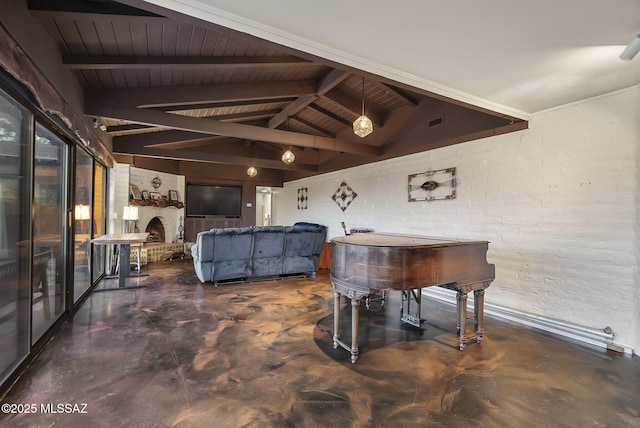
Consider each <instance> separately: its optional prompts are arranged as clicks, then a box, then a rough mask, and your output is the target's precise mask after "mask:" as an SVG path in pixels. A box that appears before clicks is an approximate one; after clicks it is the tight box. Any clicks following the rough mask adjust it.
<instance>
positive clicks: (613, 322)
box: [274, 88, 640, 353]
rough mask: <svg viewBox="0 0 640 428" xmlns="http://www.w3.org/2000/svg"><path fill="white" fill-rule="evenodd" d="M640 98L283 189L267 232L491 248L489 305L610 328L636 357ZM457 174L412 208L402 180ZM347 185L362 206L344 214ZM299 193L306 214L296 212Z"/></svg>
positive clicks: (629, 93)
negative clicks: (296, 226)
mask: <svg viewBox="0 0 640 428" xmlns="http://www.w3.org/2000/svg"><path fill="white" fill-rule="evenodd" d="M638 94H639V92H638V89H637V88H632V89H629V90H626V91H621V92H618V93H614V94H610V95H607V96H603V97H599V98H596V99H591V100H587V101H584V102H581V103H577V104H573V105H568V106H564V107H562V108H558V109H554V110H551V111H546V112H541V113H538V114H536V115H534V117H533V118H532V120H531V122H530V129H528V130H525V131H521V132H516V133H512V134H508V135H500V136H496V137H491V138H485V139H482V140H477V141H473V142H469V143H464V144H459V145H455V146H451V147H445V148H442V149H438V150H433V151H429V152H425V153H420V154H416V155H411V156H406V157H403V158H398V159H392V160H387V161H383V162H379V163H376V164H371V165H364V166H360V167H356V168H350V169H347V170H344V171H338V172H333V173H329V174H324V175H321V176H317V177H312V178H308V179H302V180H297V181H295V182H290V183H286V184H285V186H284V189H283V190H282V191H281V192H280V193H278V194H277V195H276V196H275V197H274V224H292V223H294V222H296V221H313V222H318V223H322V224H325V225H327V226H328V228H329V233H328V236H329V238H331V237H333V236H338V235H342V234H343V231H342V227H341V226H340V222H341V221H344V222H345V223H346V224H347V227H349V228H351V227H369V228H373V229H375V230H376V231H388V232H401V233H415V234H424V235H433V236H451V237H458V238H473V239H484V240H488V241H491V244H490V246H489V253H488V259H489V262H490V263H494V264H495V265H496V280H495V281H494V283H493V284H492V286H491V287H490V288H489V290H488V291H487V295H486V299H487V302H488V303H493V304H496V305H500V306H504V307H507V308H512V309H517V310H520V311H524V312H528V313H531V314H535V315H540V316H544V317H548V318H551V319H555V320H560V321H564V322H568V323H573V324H578V325H581V326H585V327H589V328H595V329H603V328H605V327H611V328H612V329H613V331H614V333H615V339H614V340H615V342H616V343H617V344H619V345H621V346H623V347H625V348H626V349H634V350H635V352H636V353H638V352H639V350H640V337H639V336H640V315H639V314H640V291H639V288H640V287H639V279H638V278H639V273H638V260H639V258H640V256H639V254H638V253H639V251H640V250H639V248H638V240H639V238H640V230H639V226H638V212H640V197H639V196H638V187H639V183H640V172H639V171H638V170H639V168H638V165H639V162H640V157H639V141H640V139H639V136H640V132H639V128H638V125H637V124H638V123H639V114H638V111H639V109H638ZM453 166H455V167H457V174H458V188H457V190H458V198H457V199H455V200H450V201H433V202H408V201H407V191H406V187H407V175H408V174H412V173H418V172H423V171H426V170H427V169H430V168H431V169H440V168H447V167H453ZM342 180H345V181H346V182H347V183H348V184H349V185H350V186H351V187H352V188H353V189H354V190H355V191H356V192H357V193H358V197H357V198H356V199H355V200H354V201H353V203H352V204H351V205H350V206H349V208H348V209H347V210H346V211H345V212H342V211H340V209H339V208H338V206H337V205H336V204H335V203H334V202H333V200H332V199H331V196H332V195H333V193H334V192H335V190H336V189H337V188H338V186H339V185H340V183H341V182H342ZM299 187H307V188H308V196H309V200H308V209H307V210H297V209H296V206H297V204H296V195H297V189H298V188H299Z"/></svg>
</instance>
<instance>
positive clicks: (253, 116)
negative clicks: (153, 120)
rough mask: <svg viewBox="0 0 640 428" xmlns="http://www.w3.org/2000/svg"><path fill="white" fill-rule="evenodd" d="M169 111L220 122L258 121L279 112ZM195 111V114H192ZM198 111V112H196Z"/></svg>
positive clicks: (273, 110)
mask: <svg viewBox="0 0 640 428" xmlns="http://www.w3.org/2000/svg"><path fill="white" fill-rule="evenodd" d="M171 112H173V113H175V114H179V115H181V116H191V117H201V118H206V119H215V120H219V121H221V122H249V121H255V122H259V121H261V120H264V119H269V118H272V117H273V116H275V115H276V114H278V113H279V112H280V110H277V109H272V110H256V111H247V112H243V113H234V114H218V115H202V113H203V112H202V111H201V110H193V111H192V110H177V111H174V110H171ZM192 112H195V113H196V114H192ZM198 113H200V114H198Z"/></svg>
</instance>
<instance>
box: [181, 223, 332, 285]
mask: <svg viewBox="0 0 640 428" xmlns="http://www.w3.org/2000/svg"><path fill="white" fill-rule="evenodd" d="M326 236H327V228H326V227H325V226H322V225H319V224H315V223H296V224H294V225H293V226H251V227H233V228H225V229H211V230H209V231H204V232H200V233H198V236H197V238H196V242H195V243H194V244H193V246H192V247H191V255H192V257H193V265H194V267H195V271H196V275H197V276H198V279H199V280H200V281H201V282H207V281H210V282H213V283H215V284H217V283H218V282H220V281H234V280H235V281H257V280H262V279H269V278H279V277H286V276H292V275H314V274H315V272H316V271H317V270H318V265H319V264H320V253H321V252H322V248H323V246H324V242H325V239H326Z"/></svg>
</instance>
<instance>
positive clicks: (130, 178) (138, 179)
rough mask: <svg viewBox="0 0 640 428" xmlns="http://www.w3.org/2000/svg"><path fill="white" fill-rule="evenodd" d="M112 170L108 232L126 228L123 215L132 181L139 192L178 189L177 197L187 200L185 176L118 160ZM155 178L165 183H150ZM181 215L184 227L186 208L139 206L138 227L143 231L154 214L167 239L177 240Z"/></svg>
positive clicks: (166, 240)
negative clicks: (134, 165) (154, 185)
mask: <svg viewBox="0 0 640 428" xmlns="http://www.w3.org/2000/svg"><path fill="white" fill-rule="evenodd" d="M109 172H110V177H109V207H111V208H110V211H111V216H110V223H109V233H120V232H123V231H124V221H123V220H122V214H123V209H124V207H125V206H127V205H128V204H129V184H135V185H136V186H138V188H139V189H140V191H143V190H147V191H150V192H159V193H160V194H162V195H168V194H169V190H177V191H178V198H179V199H180V201H182V202H184V196H185V188H186V184H185V183H186V180H185V177H184V176H183V175H174V174H167V173H163V172H157V171H152V170H147V169H141V168H136V167H132V166H129V165H128V164H121V163H116V164H115V165H114V167H113V168H112V169H111V170H110V171H109ZM155 177H159V178H160V181H161V182H162V184H161V185H160V187H159V188H157V189H154V188H153V186H152V185H151V180H153V179H154V178H155ZM181 216H182V225H183V226H184V208H179V209H178V208H175V207H165V208H159V207H146V206H145V207H139V208H138V228H139V229H140V230H141V231H144V229H145V228H146V226H147V224H148V223H149V221H150V220H151V219H152V218H153V217H158V218H159V219H160V221H162V225H163V226H164V229H165V242H175V240H176V237H177V235H178V233H179V232H178V227H179V225H180V217H181Z"/></svg>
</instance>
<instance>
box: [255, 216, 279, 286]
mask: <svg viewBox="0 0 640 428" xmlns="http://www.w3.org/2000/svg"><path fill="white" fill-rule="evenodd" d="M284 236H285V228H284V226H256V227H254V229H253V257H252V259H251V262H252V266H253V272H252V275H253V276H257V277H259V276H275V275H281V274H282V273H283V250H284Z"/></svg>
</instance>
